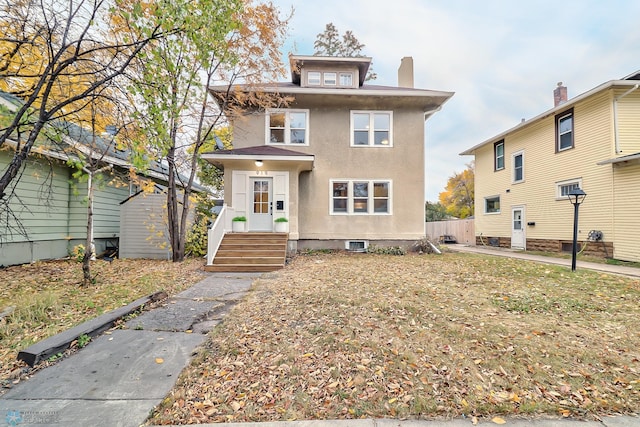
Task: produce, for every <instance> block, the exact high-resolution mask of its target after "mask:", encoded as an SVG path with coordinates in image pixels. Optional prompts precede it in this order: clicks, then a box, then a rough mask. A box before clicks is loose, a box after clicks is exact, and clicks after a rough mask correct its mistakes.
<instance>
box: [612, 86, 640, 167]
mask: <svg viewBox="0 0 640 427" xmlns="http://www.w3.org/2000/svg"><path fill="white" fill-rule="evenodd" d="M639 86H640V85H638V84H637V85H635V86H634V87H632V88H631V89H629V90H628V91H626V92H625V93H623V94H622V95H620V96H616V97H615V98H613V131H614V143H615V149H616V154H620V153H621V151H620V140H619V138H620V136H619V134H618V101H619V100H620V99H622V98H624V97H625V96H627V95H629V94H630V93H631V92H633V91H635V90H637V89H638V87H639Z"/></svg>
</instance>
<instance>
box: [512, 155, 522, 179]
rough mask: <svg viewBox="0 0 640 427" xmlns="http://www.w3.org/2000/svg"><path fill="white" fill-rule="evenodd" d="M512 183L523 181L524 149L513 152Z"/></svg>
mask: <svg viewBox="0 0 640 427" xmlns="http://www.w3.org/2000/svg"><path fill="white" fill-rule="evenodd" d="M512 159H513V183H514V184H515V183H518V182H522V181H524V151H518V152H517V153H513V155H512Z"/></svg>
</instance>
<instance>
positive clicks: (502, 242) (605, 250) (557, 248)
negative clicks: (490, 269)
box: [476, 236, 613, 258]
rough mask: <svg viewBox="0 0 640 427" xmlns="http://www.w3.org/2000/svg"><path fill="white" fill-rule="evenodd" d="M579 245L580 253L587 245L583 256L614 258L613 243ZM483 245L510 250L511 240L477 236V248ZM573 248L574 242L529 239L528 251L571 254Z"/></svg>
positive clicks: (580, 241) (586, 242)
mask: <svg viewBox="0 0 640 427" xmlns="http://www.w3.org/2000/svg"><path fill="white" fill-rule="evenodd" d="M577 243H578V251H580V250H581V249H582V248H583V247H584V245H586V248H585V249H584V251H583V252H582V255H588V256H593V257H599V258H611V257H612V256H613V243H612V242H602V241H600V242H589V241H585V240H579V241H578V242H577ZM483 245H486V246H494V247H500V248H510V247H511V238H510V237H490V236H476V246H483ZM572 248H573V241H572V240H549V239H527V250H529V251H540V252H558V253H563V252H564V253H571V250H572Z"/></svg>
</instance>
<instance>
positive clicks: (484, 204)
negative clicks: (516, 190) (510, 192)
mask: <svg viewBox="0 0 640 427" xmlns="http://www.w3.org/2000/svg"><path fill="white" fill-rule="evenodd" d="M489 199H498V200H500V209H499V210H498V211H497V212H487V200H489ZM482 210H483V211H484V214H485V215H500V213H501V212H502V200H501V199H500V195H499V194H496V195H493V196H487V197H485V198H484V199H483V206H482Z"/></svg>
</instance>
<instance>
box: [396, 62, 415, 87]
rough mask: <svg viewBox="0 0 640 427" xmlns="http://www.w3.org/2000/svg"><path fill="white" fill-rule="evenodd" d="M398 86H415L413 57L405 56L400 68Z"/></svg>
mask: <svg viewBox="0 0 640 427" xmlns="http://www.w3.org/2000/svg"><path fill="white" fill-rule="evenodd" d="M398 87H410V88H412V87H413V58H412V57H411V56H405V57H404V58H402V60H401V61H400V68H398Z"/></svg>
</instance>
